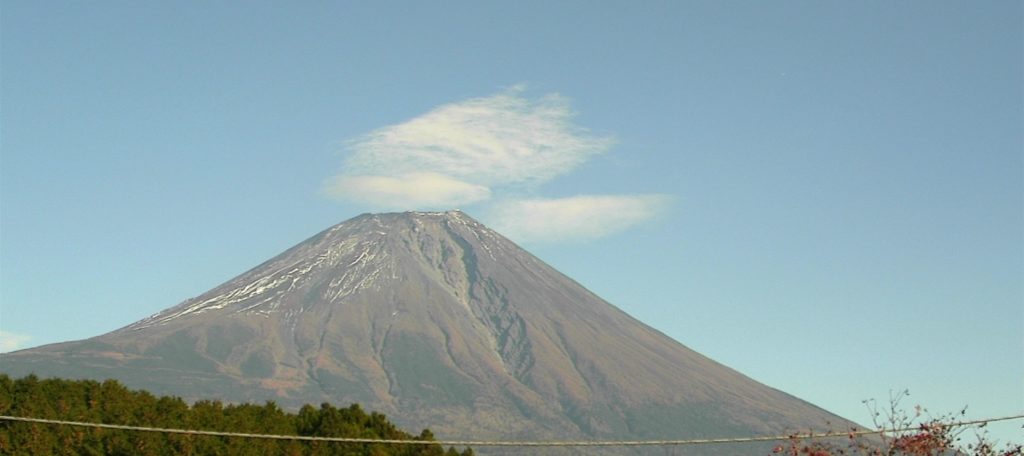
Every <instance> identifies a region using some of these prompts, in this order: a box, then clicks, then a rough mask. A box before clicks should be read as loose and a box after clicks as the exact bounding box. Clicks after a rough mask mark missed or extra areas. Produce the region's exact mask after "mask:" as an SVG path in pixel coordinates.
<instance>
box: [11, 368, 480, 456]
mask: <svg viewBox="0 0 1024 456" xmlns="http://www.w3.org/2000/svg"><path fill="white" fill-rule="evenodd" d="M0 415H8V416H18V417H32V418H43V419H52V420H65V421H82V422H90V423H106V424H119V425H129V426H144V427H156V428H175V429H193V430H205V431H223V432H240V433H253V434H279V435H297V436H317V437H354V438H368V439H388V440H419V441H433V439H434V437H433V434H432V433H431V432H430V430H427V429H424V430H423V431H422V432H421V433H420V434H419V435H417V436H414V435H412V434H409V433H407V432H405V431H402V430H400V429H398V428H397V427H396V426H395V425H394V424H392V423H391V422H389V421H388V419H387V417H385V416H384V415H383V414H380V413H376V412H373V413H367V412H365V411H363V410H362V408H360V407H359V405H357V404H352V405H350V406H349V407H347V408H339V407H335V406H333V405H331V404H328V403H324V404H321V405H320V406H319V407H314V406H312V405H308V404H307V405H305V406H303V407H302V408H301V409H300V410H299V411H298V413H289V412H286V411H284V410H282V409H281V408H280V407H278V406H277V405H276V404H275V403H273V402H266V403H265V404H263V405H254V404H223V403H221V402H220V401H210V400H202V401H198V402H196V403H194V404H188V403H186V402H185V401H183V400H182V399H180V398H177V397H167V396H161V397H157V396H154V395H153V394H150V393H148V392H146V391H140V390H131V389H128V388H126V387H124V386H123V385H121V384H120V383H119V382H117V381H115V380H106V381H103V382H97V381H93V380H62V379H39V378H37V377H36V376H33V375H30V376H27V377H24V378H21V379H11V378H10V377H8V376H7V375H3V374H0ZM0 454H11V455H39V454H53V455H58V454H61V455H86V454H89V455H93V454H95V455H199V454H202V455H266V454H283V455H371V456H378V455H381V456H383V455H403V456H458V455H463V456H470V455H472V454H473V450H472V449H468V448H467V449H465V450H464V451H462V452H461V453H460V452H458V451H457V450H455V449H454V448H449V449H448V450H447V451H445V450H444V449H443V448H442V447H441V446H440V445H437V444H429V445H427V444H410V445H405V444H390V445H385V444H361V443H360V444H356V443H339V442H323V441H299V440H269V439H256V438H242V437H224V436H207V435H192V434H171V433H161V432H140V431H129V430H120V429H100V428H85V427H73V426H62V425H54V424H45V423H28V422H15V421H6V420H4V421H0Z"/></svg>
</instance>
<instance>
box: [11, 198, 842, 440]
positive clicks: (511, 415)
mask: <svg viewBox="0 0 1024 456" xmlns="http://www.w3.org/2000/svg"><path fill="white" fill-rule="evenodd" d="M0 371H3V372H6V373H9V374H12V375H24V374H27V373H29V372H36V373H37V374H39V375H46V376H51V375H52V376H62V377H88V378H96V379H101V378H107V377H113V378H118V379H121V380H122V381H124V382H125V383H126V384H128V385H130V386H132V387H139V388H146V389H149V390H151V391H154V392H158V393H164V394H167V393H169V394H175V395H180V396H183V397H185V398H192V399H195V398H208V397H213V398H221V399H226V400H265V399H273V400H275V401H277V402H278V403H281V404H284V405H289V406H295V405H298V404H302V403H319V402H321V401H331V402H333V403H336V404H342V405H343V404H346V403H349V402H358V403H361V404H363V405H364V406H365V407H367V408H369V409H373V410H379V411H381V412H384V413H386V414H388V415H389V416H390V417H393V418H394V420H395V421H396V422H399V423H401V424H402V425H404V426H407V427H408V428H410V429H418V428H423V427H429V428H431V429H432V430H434V431H435V433H436V434H438V435H439V436H444V437H465V438H492V437H502V438H524V437H528V438H560V439H564V438H578V437H585V438H595V437H598V438H634V439H639V438H689V437H712V436H715V437H723V436H734V435H747V434H751V433H781V432H786V431H792V430H795V429H807V428H808V427H816V428H822V427H824V426H825V423H826V421H830V422H832V423H833V424H837V423H845V421H844V420H842V419H841V418H839V417H836V416H833V415H830V414H829V413H827V412H825V411H823V410H821V409H819V408H816V407H814V406H812V405H810V404H807V403H806V402H803V401H801V400H799V399H796V398H794V397H792V396H789V395H787V394H785V393H782V392H780V391H777V390H775V389H772V388H769V387H766V386H764V385H761V384H759V383H757V382H755V381H753V380H751V379H749V378H747V377H745V376H743V375H741V374H739V373H738V372H736V371H734V370H732V369H729V368H727V367H724V366H722V365H720V364H718V363H716V362H714V361H712V360H710V359H708V358H706V357H704V356H702V355H700V354H698V353H696V352H694V351H692V350H690V349H688V348H686V347H684V346H683V345H681V344H679V343H678V342H676V341H674V340H672V339H670V338H668V337H666V336H665V335H663V334H661V333H660V332H658V331H656V330H654V329H652V328H650V327H648V326H646V325H644V324H643V323H640V322H639V321H637V320H635V319H633V318H631V317H630V316H628V315H626V314H625V313H623V312H622V311H620V310H618V309H617V308H615V307H613V306H612V305H610V304H608V303H607V302H605V301H604V300H602V299H601V298H599V297H597V296H595V295H594V294H592V293H590V292H589V291H587V290H586V289H584V288H583V287H581V286H580V285H579V284H577V283H576V282H574V281H572V280H571V279H569V278H567V277H565V276H564V275H562V274H560V273H559V272H558V271H555V270H554V269H552V268H551V267H549V266H547V265H546V264H544V263H543V262H541V261H540V260H538V259H537V258H535V257H534V256H532V255H530V254H529V253H527V252H525V251H524V250H522V249H520V248H519V247H518V246H516V245H515V244H513V243H512V242H510V241H509V240H507V239H505V238H504V237H502V236H500V235H499V234H497V233H495V232H494V231H492V230H490V229H488V228H486V227H484V226H483V225H481V224H480V223H477V222H476V221H474V220H473V219H471V218H469V217H468V216H466V215H464V214H462V213H460V212H446V213H404V214H382V215H362V216H359V217H357V218H354V219H352V220H349V221H347V222H344V223H342V224H339V225H336V226H334V227H332V228H330V229H328V230H326V231H324V232H322V233H320V234H317V235H316V236H314V237H312V238H310V239H308V240H306V241H305V242H302V243H301V244H299V245H297V246H295V247H293V248H291V249H289V250H288V251H286V252H284V253H282V254H281V255H279V256H277V257H275V258H273V259H271V260H270V261H267V262H266V263H264V264H262V265H260V266H258V267H256V268H255V269H252V270H251V271H249V272H246V273H245V274H242V275H241V276H239V277H237V278H235V279H233V280H231V281H229V282H227V283H225V284H223V285H221V286H219V287H217V288H215V289H213V290H211V291H209V292H207V293H205V294H203V295H201V296H199V297H196V298H193V299H189V300H187V301H185V302H183V303H181V304H179V305H177V306H175V307H172V308H170V309H168V310H165V311H163V312H161V313H159V314H156V315H153V316H151V317H149V318H146V319H145V320H142V321H139V322H138V323H135V324H132V325H131V326H128V327H125V328H122V329H119V330H117V331H114V332H111V333H108V334H105V335H102V336H99V337H95V338H92V339H88V340H84V341H77V342H68V343H63V344H55V345H49V346H44V347H39V348H34V349H29V350H23V351H20V352H16V353H12V354H7V355H3V356H2V357H0Z"/></svg>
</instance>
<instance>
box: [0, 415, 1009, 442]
mask: <svg viewBox="0 0 1024 456" xmlns="http://www.w3.org/2000/svg"><path fill="white" fill-rule="evenodd" d="M1019 419H1024V414H1021V415H1013V416H1004V417H998V418H988V419H983V420H972V421H958V422H955V423H949V424H944V425H943V426H947V427H960V426H973V425H979V424H982V423H994V422H997V421H1009V420H1019ZM0 421H20V422H28V423H41V424H53V425H61V426H78V427H92V428H101V429H118V430H123V431H138V432H159V433H165V434H191V435H208V436H214V437H239V438H250V439H272V440H304V441H315V442H339V443H361V444H388V445H442V446H459V447H462V446H469V447H616V446H681V445H714V444H724V443H751V442H775V441H783V440H790V439H822V438H835V437H854V436H862V435H874V434H885V433H899V432H910V431H916V430H919V429H921V428H920V426H912V427H905V428H894V429H879V430H873V431H872V430H862V431H848V432H825V433H821V434H815V433H808V434H790V435H776V436H753V437H735V438H712V439H688V440H604V441H593V440H592V441H587V440H582V441H501V440H493V441H492V440H396V439H367V438H352V437H316V436H302V435H280V434H253V433H245V432H223V431H204V430H196V429H171V428H158V427H147V426H127V425H121V424H104V423H88V422H82V421H64V420H50V419H44V418H31V417H22V416H6V415H0Z"/></svg>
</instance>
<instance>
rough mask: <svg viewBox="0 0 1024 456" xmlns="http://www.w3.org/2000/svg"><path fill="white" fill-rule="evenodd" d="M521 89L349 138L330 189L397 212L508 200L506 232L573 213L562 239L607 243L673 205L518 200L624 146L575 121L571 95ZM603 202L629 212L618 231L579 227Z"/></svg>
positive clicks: (648, 200) (617, 223) (563, 223)
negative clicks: (538, 218) (542, 217)
mask: <svg viewBox="0 0 1024 456" xmlns="http://www.w3.org/2000/svg"><path fill="white" fill-rule="evenodd" d="M522 92H523V88H522V87H515V88H512V89H510V90H506V91H504V92H501V93H499V94H497V95H493V96H489V97H481V98H471V99H468V100H465V101H460V102H455V103H449V104H445V105H442V106H439V107H437V108H435V109H433V110H431V111H429V112H427V113H425V114H423V115H420V116H418V117H415V118H412V119H410V120H408V121H405V122H403V123H399V124H395V125H390V126H386V127H382V128H379V129H376V130H374V131H371V132H369V133H367V134H365V135H363V136H360V137H357V138H355V139H353V140H351V141H349V142H348V145H347V147H348V157H347V159H346V160H345V167H344V171H343V172H342V173H340V174H338V175H336V176H334V177H332V178H330V179H328V180H327V181H326V183H325V186H324V191H325V193H326V194H327V195H329V196H331V197H332V198H335V199H339V200H343V201H349V202H355V203H359V204H362V205H366V206H370V207H372V208H375V209H388V210H422V209H427V210H430V209H449V208H452V207H461V206H465V205H471V204H480V203H489V202H490V201H491V200H492V198H495V197H496V196H501V197H502V198H501V201H502V202H501V203H499V204H494V205H493V206H494V209H493V210H492V211H490V212H492V213H494V214H498V215H500V217H501V219H502V220H503V221H504V222H503V224H504V225H507V226H519V225H522V223H523V222H521V221H522V220H524V218H528V217H531V216H533V215H536V214H535V213H536V212H537V210H539V209H545V210H547V212H550V210H551V209H556V208H567V209H572V210H569V211H566V212H563V213H561V214H559V216H558V217H556V218H555V219H553V220H552V223H554V226H553V227H554V228H555V231H552V233H553V234H552V235H553V236H555V237H556V238H573V237H574V236H576V235H580V236H581V237H583V238H593V237H600V236H603V235H606V234H610V233H612V232H615V231H618V230H619V229H621V228H622V227H628V226H631V225H632V224H635V223H639V222H641V221H643V220H644V219H646V218H648V217H649V216H651V215H653V212H654V211H656V210H659V209H661V208H662V207H664V204H660V203H659V204H654V203H652V201H653V200H654V199H658V200H659V201H662V202H663V201H664V200H665V198H663V197H661V196H659V195H631V196H616V195H609V196H593V195H578V196H574V197H569V198H562V199H557V200H552V199H545V198H536V197H534V198H531V199H529V200H519V199H516V198H510V197H509V195H508V194H516V193H520V194H521V193H523V192H526V193H535V192H536V189H537V188H538V187H539V186H540V185H541V184H543V183H546V182H548V181H550V180H552V179H554V178H556V177H558V176H560V175H563V174H565V173H568V172H570V171H572V170H573V169H575V168H577V167H578V166H580V165H581V164H583V163H585V162H586V161H587V160H590V159H591V158H593V157H594V156H596V155H598V154H601V153H604V152H606V151H607V150H608V149H609V148H610V147H611V146H612V144H613V143H614V142H615V141H614V139H613V138H612V137H610V136H597V135H594V134H592V133H591V132H590V131H589V130H587V129H586V128H583V127H580V126H578V125H576V124H574V123H573V116H574V113H573V111H572V109H571V108H570V106H569V100H568V99H567V98H566V97H563V96H561V95H559V94H548V95H544V96H542V97H539V98H536V99H530V98H527V97H525V96H523V94H522ZM503 193H505V195H503ZM594 202H597V203H600V204H598V205H599V206H608V205H609V204H610V203H614V204H612V206H614V208H615V209H619V210H621V213H620V215H622V216H618V217H614V223H612V224H610V225H606V226H609V227H612V228H613V229H609V230H598V231H594V230H593V229H592V228H587V229H584V230H583V231H579V230H578V229H577V228H579V227H583V226H586V225H588V224H590V225H593V224H594V223H595V222H601V220H594V219H592V218H587V217H588V216H593V215H594V214H593V211H590V210H578V209H580V208H593V207H595V206H594V205H593V204H586V203H594ZM538 204H539V205H538ZM517 210H518V212H517ZM524 228H525V229H522V230H513V232H516V233H528V234H529V236H530V238H531V240H536V239H537V238H538V237H539V235H538V233H541V232H540V231H537V230H533V229H531V227H529V226H524ZM549 228H550V227H549ZM540 237H542V236H540ZM546 240H556V239H555V238H551V239H546Z"/></svg>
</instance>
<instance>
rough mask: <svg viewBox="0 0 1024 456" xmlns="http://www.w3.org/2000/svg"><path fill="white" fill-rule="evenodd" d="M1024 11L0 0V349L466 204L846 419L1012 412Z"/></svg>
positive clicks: (657, 323) (664, 326)
mask: <svg viewBox="0 0 1024 456" xmlns="http://www.w3.org/2000/svg"><path fill="white" fill-rule="evenodd" d="M1022 8H1024V7H1022V4H1021V3H1020V2H984V3H978V2H933V1H928V2H923V1H916V2H899V3H892V2H857V3H846V2H818V1H814V2H812V1H807V2H801V1H783V2H771V3H769V2H752V1H749V2H747V1H740V2H683V1H671V2H654V1H651V2H642V3H636V2H611V1H609V2H574V1H565V2H505V3H498V2H445V3H441V4H432V3H427V2H359V3H356V2H353V3H342V2H302V3H287V4H286V3H281V2H245V3H238V2H234V3H232V2H216V3H210V2H117V1H106V2H91V3H88V4H87V3H83V2H67V3H61V2H44V3H40V2H26V1H22V2H16V1H5V2H3V4H2V5H0V21H2V24H0V25H2V27H0V29H2V31H0V33H2V44H0V46H2V52H0V58H2V61H0V67H2V68H0V76H2V81H0V83H2V99H0V102H2V106H0V109H2V112H0V120H2V124H0V128H2V130H0V147H2V149H0V198H2V199H0V203H2V204H0V222H2V223H0V286H2V288H0V346H2V349H3V350H10V349H14V348H17V347H28V346H34V345H39V344H45V343H52V342H58V341H64V340H69V339H80V338H86V337H90V336H94V335H98V334H101V333H103V332H106V331H110V330H113V329H116V328H118V327H121V326H123V325H126V324H128V323H131V322H133V321H136V320H138V319H141V318H143V317H145V316H147V315H150V314H152V313H154V312H156V311H158V310H161V309H164V308H167V307H170V306H172V305H174V304H176V303H178V302H180V301H182V300H184V299H186V298H188V297H191V296H195V295H197V294H199V293H202V292H204V291H206V290H208V289H210V288H212V287H214V286H216V285H217V284H219V283H221V282H223V281H225V280H227V279H229V278H231V277H233V276H234V275H237V274H239V273H241V272H243V271H245V270H247V269H248V268H250V267H252V266H255V265H257V264H259V263H260V262H262V261H263V260H266V259H268V258H270V257H271V256H273V255H275V254H277V253H279V252H281V251H283V250H284V249H286V248H287V247H289V246H291V245H293V244H295V243H297V242H299V241H301V240H303V239H305V238H306V237H308V236H310V235H312V234H314V233H316V232H318V231H319V230H321V229H323V228H326V227H327V226H330V225H332V224H335V223H338V222H340V221H342V220H345V219H348V218H350V217H353V216H355V215H358V214H360V213H363V212H367V211H382V210H405V209H448V208H454V207H458V208H461V209H463V210H465V211H466V212H468V213H469V214H470V215H472V216H474V217H476V218H478V219H479V220H481V221H482V222H484V223H486V224H488V225H490V226H492V227H494V228H496V229H499V230H500V231H502V232H504V233H506V234H508V235H509V236H510V237H512V238H513V239H514V240H516V241H518V242H520V243H521V244H522V245H523V246H524V247H526V248H527V249H529V250H530V251H532V252H533V253H535V254H537V255H538V256H540V257H541V258H542V259H544V260H545V261H547V262H549V263H551V264H552V265H553V266H555V267H557V268H559V269H560V270H561V271H563V272H565V273H566V274H568V275H569V276H571V277H573V278H575V279H576V280H578V281H579V282H581V283H582V284H583V285H585V286H587V287H588V288H590V289H592V290H593V291H595V292H596V293H598V294H599V295H601V296H603V297H604V298H606V299H608V300H609V301H610V302H612V303H613V304H615V305H617V306H619V307H621V308H622V309H624V310H626V311H627V312H629V313H630V314H632V315H634V316H635V317H637V318H639V319H640V320H642V321H644V322H646V323H648V324H650V325H652V326H654V327H655V328H657V329H659V330H661V331H663V332H665V333H666V334H668V335H670V336H671V337H673V338H675V339H677V340H679V341H680V342H682V343H684V344H686V345H688V346H690V347H691V348H694V349H696V350H698V351H700V352H702V353H704V354H706V355H708V356H710V357H712V358H714V359H716V360H718V361H720V362H723V363H725V364H727V365H729V366H731V367H734V368H736V369H738V370H740V371H742V372H744V373H746V374H748V375H750V376H752V377H754V378H755V379H757V380H760V381H762V382H765V383H767V384H769V385H771V386H774V387H777V388H779V389H782V390H784V391H787V392H789V393H792V394H794V395H796V396H799V397H801V398H804V399H807V400H809V401H811V402H813V403H815V404H818V405H821V406H823V407H825V408H827V409H829V410H831V411H834V412H836V413H839V414H841V415H844V416H846V417H848V418H851V419H854V420H857V421H861V422H867V421H869V420H868V416H867V413H866V411H865V409H864V406H863V405H862V404H861V402H860V401H861V400H863V399H867V398H877V399H881V400H884V399H886V398H887V397H888V394H889V391H890V390H900V389H904V388H908V389H910V391H911V396H910V397H909V398H908V399H907V401H906V402H907V405H913V404H922V405H924V406H926V407H929V408H930V409H931V410H932V411H933V412H936V413H939V412H949V411H954V410H958V409H959V408H960V407H962V406H964V405H968V406H969V409H968V412H969V416H970V417H974V418H982V417H986V416H994V415H1005V414H1012V413H1017V412H1021V411H1022V410H1024V336H1022V334H1024V285H1022V283H1024V184H1022V183H1024V166H1022V155H1024V152H1022V151H1024V140H1022V127H1021V126H1022V125H1024V113H1022V112H1024V107H1022V106H1024V93H1022V80H1024V76H1022V73H1024V71H1022V55H1024V45H1022V43H1024V36H1022V25H1021V24H1022V23H1024V13H1022ZM1019 425H1020V423H1018V424H1017V425H1015V426H1014V425H1010V426H1001V427H994V428H993V432H994V433H995V435H997V436H999V437H1001V438H1003V439H1004V440H1005V439H1009V438H1015V439H1016V440H1018V441H1020V440H1024V436H1022V432H1021V431H1020V428H1019Z"/></svg>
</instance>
